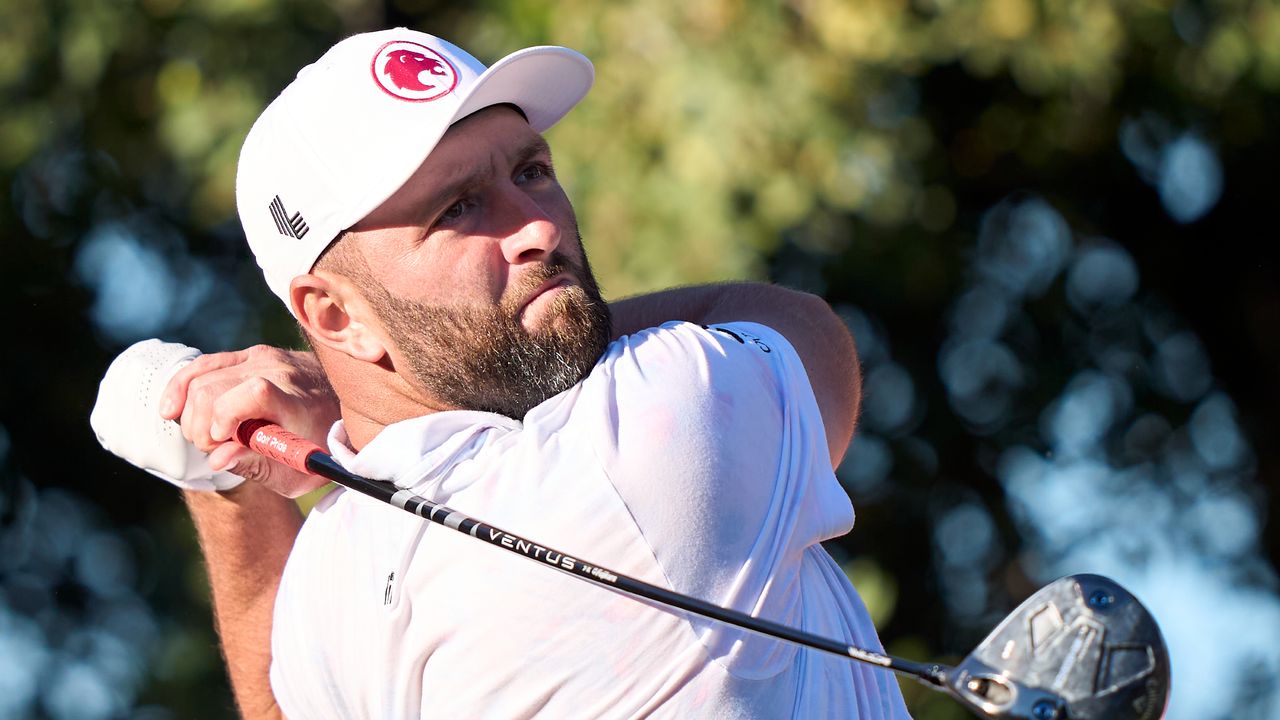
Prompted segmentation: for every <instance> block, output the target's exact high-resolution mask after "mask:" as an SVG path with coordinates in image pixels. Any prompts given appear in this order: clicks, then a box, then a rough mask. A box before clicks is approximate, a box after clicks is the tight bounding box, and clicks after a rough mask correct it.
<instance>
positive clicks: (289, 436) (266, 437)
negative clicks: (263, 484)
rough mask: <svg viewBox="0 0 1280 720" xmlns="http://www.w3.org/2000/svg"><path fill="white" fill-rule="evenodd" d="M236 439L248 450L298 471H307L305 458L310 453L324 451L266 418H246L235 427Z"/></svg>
mask: <svg viewBox="0 0 1280 720" xmlns="http://www.w3.org/2000/svg"><path fill="white" fill-rule="evenodd" d="M236 440H237V441H238V442H239V443H240V444H241V445H243V446H245V447H247V448H249V449H250V450H252V451H254V452H256V453H258V454H259V455H263V456H265V457H269V458H271V459H272V460H275V461H277V462H281V463H284V464H285V465H288V466H289V467H291V468H293V469H294V470H297V471H298V472H304V473H309V472H311V471H310V470H308V469H307V458H308V457H309V456H310V455H311V453H317V452H324V451H323V450H321V449H320V446H319V445H316V444H315V443H313V442H311V441H310V440H308V439H306V438H304V437H302V436H301V435H294V434H293V433H291V432H289V431H288V430H285V429H284V428H282V427H280V426H279V425H276V424H274V423H270V422H267V421H266V420H246V421H244V422H242V423H240V427H238V428H236Z"/></svg>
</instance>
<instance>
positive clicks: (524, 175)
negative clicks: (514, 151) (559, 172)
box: [516, 163, 555, 184]
mask: <svg viewBox="0 0 1280 720" xmlns="http://www.w3.org/2000/svg"><path fill="white" fill-rule="evenodd" d="M554 177H555V171H554V170H552V169H551V166H550V165H547V164H546V163H532V164H530V165H527V166H526V167H525V168H524V169H523V170H521V171H520V174H519V175H517V176H516V182H517V183H521V184H523V183H528V182H536V181H538V180H542V179H544V178H554Z"/></svg>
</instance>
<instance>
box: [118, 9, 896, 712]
mask: <svg viewBox="0 0 1280 720" xmlns="http://www.w3.org/2000/svg"><path fill="white" fill-rule="evenodd" d="M591 77H592V71H591V66H590V64H589V62H588V61H587V60H586V59H585V58H583V57H582V56H580V55H578V54H577V53H574V52H572V51H569V50H565V49H563V48H531V49H527V50H523V51H520V52H518V53H515V54H513V55H511V56H508V57H507V58H504V59H503V60H501V61H499V62H498V63H496V64H495V65H494V66H493V67H491V68H489V69H488V70H485V69H484V68H483V66H482V65H480V64H479V63H478V62H477V61H475V60H474V59H473V58H471V57H470V56H469V55H467V54H466V53H464V52H463V51H461V50H460V49H458V48H456V47H454V46H452V45H450V44H448V43H445V42H443V41H441V40H439V39H438V38H434V37H432V36H429V35H425V34H422V33H416V32H411V31H407V30H404V29H397V30H390V31H384V32H379V33H370V34H366V35H359V36H355V37H352V38H348V39H347V40H344V41H343V42H341V43H339V44H338V45H336V46H335V47H333V48H332V49H330V51H329V52H328V53H326V54H325V56H324V57H322V58H321V59H320V60H319V61H317V62H316V63H315V64H313V65H311V66H309V67H307V68H305V69H304V70H303V71H302V72H301V73H299V76H298V78H297V80H295V81H294V82H293V83H292V84H291V85H290V86H289V87H288V88H287V89H286V90H285V91H284V92H283V93H282V94H281V95H280V97H279V98H277V99H276V101H274V102H273V103H272V105H271V106H270V107H268V109H267V110H266V111H265V112H264V113H263V115H262V117H261V118H259V120H258V122H257V123H256V124H255V126H254V128H253V130H252V131H251V132H250V134H249V136H248V138H247V139H246V141H245V147H244V150H243V152H242V155H241V161H240V169H239V177H238V187H237V203H238V205H239V209H240V214H241V220H242V222H243V224H244V227H245V231H246V235H247V236H248V239H249V243H250V246H251V247H252V249H253V251H254V253H255V256H256V257H257V259H258V262H259V264H260V265H261V266H262V268H263V270H264V273H265V276H266V279H267V282H268V284H269V285H270V286H271V288H272V290H273V291H274V292H275V293H276V294H277V295H278V296H280V298H281V299H282V300H283V301H284V302H285V304H286V306H287V307H288V308H289V309H290V311H291V312H292V313H293V314H294V316H295V317H296V318H297V320H298V323H299V325H300V327H301V328H302V330H303V332H304V333H305V334H306V336H307V337H308V339H309V340H310V343H311V346H312V347H313V349H314V352H315V356H314V361H318V364H319V366H320V367H321V368H323V378H322V377H321V376H320V374H319V372H318V371H317V370H316V366H315V364H314V362H313V361H312V360H311V359H310V357H309V356H307V355H305V354H286V353H282V352H280V351H273V350H270V349H266V348H256V349H251V350H248V351H243V352H241V353H228V354H222V355H213V356H203V357H199V358H196V359H195V360H194V361H193V362H191V363H190V364H188V365H186V366H185V367H183V368H182V369H180V370H178V371H177V372H176V374H174V375H173V378H172V380H170V381H169V382H168V385H167V387H166V389H165V391H164V395H163V401H162V412H163V414H164V415H165V416H166V417H168V418H180V419H181V424H182V433H183V435H184V436H185V437H186V438H187V440H189V441H190V442H191V443H193V444H194V445H195V447H197V448H198V449H199V450H201V451H204V452H208V453H210V454H209V466H210V467H211V468H213V469H214V470H217V471H219V473H220V474H219V475H218V476H217V477H216V478H215V479H214V481H213V482H214V485H211V486H209V487H210V488H211V489H212V488H215V487H216V489H218V490H219V492H201V491H198V490H190V491H189V492H187V499H188V502H189V505H190V508H191V511H192V514H193V517H194V520H195V523H196V526H197V529H198V532H199V534H200V537H201V544H202V547H203V549H204V551H205V554H206V558H207V561H208V566H209V573H210V578H211V585H212V588H213V593H214V606H215V612H216V616H217V621H218V625H219V631H220V633H221V636H222V640H223V645H224V650H225V653H226V657H227V663H228V667H229V670H230V673H231V678H232V683H233V686H234V688H235V692H236V696H237V701H238V703H239V705H240V708H241V711H242V712H243V714H244V715H245V716H247V717H275V716H279V715H280V714H281V713H283V715H285V716H288V717H293V718H352V717H367V718H402V717H420V716H440V717H495V718H508V717H532V716H534V715H538V716H545V717H551V718H562V717H634V716H655V717H670V718H692V717H744V718H745V717H770V718H773V717H846V718H880V717H893V718H897V717H905V716H906V711H905V708H904V706H903V704H902V698H901V695H900V693H899V691H898V689H897V685H896V682H895V681H894V679H893V678H892V676H890V675H889V674H888V673H887V672H884V671H881V670H878V669H874V668H868V667H865V666H861V665H858V664H856V663H852V662H849V661H847V660H842V659H839V658H835V657H830V656H825V655H823V654H821V653H817V652H814V651H809V650H804V649H800V648H797V647H795V646H793V645H789V644H786V643H781V642H778V641H773V640H769V639H765V638H762V637H758V636H754V635H751V634H749V633H745V632H742V631H737V630H734V629H731V628H727V627H723V626H720V625H716V624H714V623H710V622H707V621H703V620H700V619H697V618H693V617H688V616H685V615H683V614H678V613H673V612H670V611H667V610H664V609H661V608H659V607H656V606H653V605H652V604H649V603H645V602H642V601H638V600H636V599H634V598H631V597H627V596H624V595H622V594H620V593H616V592H613V591H609V590H606V589H603V588H600V587H596V586H594V585H591V584H589V583H585V582H583V581H581V580H578V579H575V578H571V577H569V576H566V575H563V574H560V573H556V572H553V571H551V570H549V569H547V568H545V567H542V566H541V565H539V564H535V563H529V562H527V561H525V560H522V559H519V558H514V557H511V556H508V555H506V554H505V553H502V552H500V551H498V550H496V549H494V548H490V547H487V546H485V545H483V544H481V543H477V542H475V541H474V540H472V539H469V538H466V537H463V536H461V535H458V534H456V533H451V532H450V531H448V530H446V529H443V528H438V527H431V526H429V525H428V524H427V523H425V522H423V521H422V520H421V519H419V518H416V517H413V516H411V515H409V514H407V513H404V512H402V511H400V510H398V509H395V508H391V507H388V506H385V505H382V504H379V503H377V502H375V501H372V500H370V499H368V498H364V497H362V496H359V495H356V494H354V493H348V492H344V491H342V490H338V491H335V492H333V493H331V494H329V495H328V496H327V497H326V498H325V499H324V500H322V501H321V502H320V504H319V505H317V506H316V508H315V509H314V510H313V511H312V513H311V514H310V516H309V517H308V518H307V519H306V522H305V525H304V524H303V522H302V519H301V517H300V516H299V514H298V512H297V510H296V508H295V507H294V505H293V503H292V502H290V501H289V500H287V499H286V496H295V495H297V494H299V493H301V492H305V491H306V490H308V489H310V488H312V487H315V486H317V485H318V481H317V480H316V479H314V478H304V477H302V476H300V475H297V474H296V473H292V472H289V471H285V470H284V469H283V468H282V467H280V466H278V465H274V464H271V463H268V462H267V461H264V460H262V459H261V458H256V457H254V456H252V455H251V454H249V453H247V451H245V450H243V449H242V448H240V447H239V446H237V445H235V444H234V443H232V442H231V437H232V433H233V432H234V430H235V427H236V426H237V425H238V424H239V423H240V422H242V421H244V420H247V419H251V418H254V417H264V418H267V419H270V420H273V421H277V422H280V423H281V424H283V425H285V426H286V427H290V428H292V429H294V430H295V431H297V432H300V433H302V434H306V435H308V436H310V437H312V439H315V440H321V439H322V438H323V437H324V428H325V427H326V426H327V425H328V424H329V423H330V422H332V421H333V420H334V419H335V417H336V416H340V419H339V420H338V422H336V423H335V424H333V427H332V429H331V430H330V431H329V433H328V444H329V447H330V449H331V452H332V453H333V454H334V456H335V457H336V458H337V459H338V460H339V462H341V463H342V464H343V465H344V466H345V467H347V468H348V469H350V470H352V471H354V472H356V473H358V474H362V475H366V476H370V477H374V478H379V479H383V480H389V481H392V482H394V483H395V484H397V485H399V486H401V487H404V488H407V489H411V490H413V491H414V492H416V493H418V494H420V495H424V496H426V497H429V498H431V499H434V500H437V501H440V502H444V503H447V504H449V505H450V506H451V507H453V508H455V509H457V510H459V511H462V512H464V513H467V514H469V515H474V516H476V517H478V518H481V519H483V520H485V521H486V522H491V523H493V524H495V525H497V526H499V527H504V528H509V529H511V530H512V531H513V532H517V533H519V534H521V535H524V536H527V537H530V538H532V539H535V540H537V541H538V542H541V543H545V544H547V545H549V546H552V547H556V548H558V549H562V550H564V551H565V552H568V553H572V554H575V556H576V557H581V558H583V559H585V560H589V561H592V562H598V563H600V564H602V565H604V566H607V567H610V568H612V569H615V570H617V571H619V572H622V573H625V574H628V575H631V576H633V577H637V578H639V579H641V580H644V581H646V582H649V583H653V584H656V585H661V586H664V587H670V588H672V589H674V590H676V591H677V592H681V593H685V594H690V595H694V596H696V597H699V598H702V599H705V600H708V601H711V602H713V603H716V604H720V605H723V606H727V607H731V608H734V609H737V610H741V611H744V612H749V613H752V614H755V615H757V616H760V617H766V618H769V619H771V620H775V621H779V622H783V623H786V624H789V625H792V626H795V627H799V628H802V629H804V630H807V631H810V632H814V633H818V634H822V635H827V636H832V637H843V638H845V639H847V640H848V641H849V642H851V643H854V644H857V645H860V646H862V647H869V648H878V647H879V642H878V640H877V638H876V636H875V630H874V628H873V627H872V625H871V622H870V620H869V618H868V616H867V613H866V610H865V608H864V607H863V605H862V603H861V601H860V600H859V598H858V596H857V593H856V592H855V591H854V589H853V588H852V587H851V586H850V585H849V582H848V580H847V579H846V578H845V576H844V575H843V573H842V572H841V571H840V569H839V568H838V566H836V564H835V563H834V562H833V561H832V560H831V558H830V557H829V556H828V555H827V554H826V552H825V551H824V550H823V549H822V547H821V546H820V545H819V543H820V542H821V541H822V540H826V539H829V538H832V537H836V536H839V535H841V534H844V533H845V532H847V531H848V530H849V529H850V527H851V526H852V522H853V511H852V507H851V506H850V504H849V500H848V498H847V497H846V496H845V495H844V493H843V491H842V490H841V489H840V487H839V484H838V483H837V482H836V480H835V477H834V475H833V473H832V468H833V467H834V465H835V464H837V463H838V462H839V460H840V458H841V457H842V456H843V454H844V452H845V449H846V448H847V445H848V443H849V439H850V437H851V435H852V432H853V426H854V421H855V418H856V412H857V403H858V378H857V369H856V359H855V355H854V348H853V344H852V340H851V338H850V337H849V334H848V332H847V330H846V329H845V328H844V326H843V324H842V323H841V322H840V321H839V319H838V318H836V317H835V316H834V314H833V313H831V311H830V309H829V308H828V307H827V306H826V304H825V303H823V302H822V301H821V300H819V299H817V298H814V297H812V296H808V295H804V294H801V293H795V292H792V291H787V290H783V289H781V288H774V287H769V286H762V285H724V286H711V287H696V288H684V289H678V290H672V291H667V292H663V293H657V294H654V295H649V296H644V297H639V298H633V299H630V300H625V301H621V302H615V303H612V304H606V303H605V302H604V301H603V300H602V298H601V296H600V293H599V290H598V289H597V287H596V283H595V280H594V278H593V277H592V274H591V270H590V267H589V265H588V263H587V259H586V255H585V252H584V250H583V247H582V244H581V239H580V238H579V236H578V230H577V223H576V220H575V218H574V214H573V209H572V207H571V205H570V203H569V200H568V198H567V197H566V196H565V194H564V191H563V190H562V189H561V187H560V184H559V182H558V180H557V179H556V176H555V171H554V167H553V164H552V161H551V154H550V150H549V148H548V147H547V145H546V143H545V142H544V141H543V139H542V137H541V135H540V134H539V132H540V131H541V130H544V129H545V128H546V127H548V126H550V125H551V124H553V123H554V122H555V121H557V120H558V119H559V118H560V117H561V116H562V115H563V114H564V113H566V112H567V111H568V110H569V109H570V108H571V107H572V106H573V105H574V104H576V103H577V102H578V101H579V100H580V99H581V98H582V97H583V96H584V95H585V93H586V91H587V88H588V87H589V85H590V83H591ZM669 321H686V322H669ZM664 323H665V324H664ZM184 358H185V359H189V358H187V357H186V356H184ZM105 384H106V383H105V381H104V386H105ZM330 386H331V387H332V395H331V394H330V391H329V389H328V388H329V387H330ZM333 396H336V402H337V408H336V411H335V409H334V407H333V399H332V397H333ZM99 404H100V405H102V404H103V400H102V399H101V398H100V401H99ZM96 412H97V410H95V413H96ZM97 427H99V423H95V428H97ZM104 444H107V440H105V439H104ZM122 454H125V453H122ZM126 457H128V455H127V454H126ZM139 464H142V463H139ZM227 471H234V473H235V474H236V475H241V476H247V477H249V478H251V479H252V480H253V481H252V482H247V483H242V484H236V483H237V481H235V480H228V476H227V475H226V472H227ZM188 487H191V486H188Z"/></svg>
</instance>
